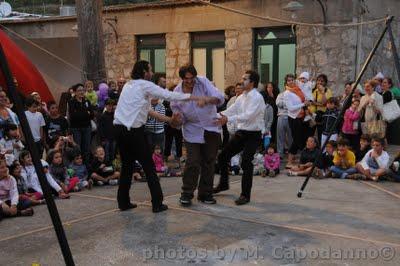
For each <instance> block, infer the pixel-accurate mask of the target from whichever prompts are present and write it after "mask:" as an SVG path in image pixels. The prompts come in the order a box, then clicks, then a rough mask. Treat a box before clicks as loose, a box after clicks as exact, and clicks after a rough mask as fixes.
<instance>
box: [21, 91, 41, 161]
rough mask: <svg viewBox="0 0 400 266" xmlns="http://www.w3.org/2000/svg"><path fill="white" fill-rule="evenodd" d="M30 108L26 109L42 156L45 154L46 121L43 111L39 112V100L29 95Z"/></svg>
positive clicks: (27, 105) (27, 101) (27, 102)
mask: <svg viewBox="0 0 400 266" xmlns="http://www.w3.org/2000/svg"><path fill="white" fill-rule="evenodd" d="M25 105H26V107H27V108H28V110H27V111H25V115H26V119H27V120H28V123H29V127H30V128H31V131H32V135H33V139H34V141H35V144H36V146H37V148H38V151H39V154H40V156H42V155H43V150H44V146H45V144H46V143H45V139H46V138H45V134H44V127H45V126H46V122H45V121H44V117H43V115H42V113H41V112H38V108H39V102H37V101H36V100H35V99H34V98H33V97H28V98H27V99H26V102H25Z"/></svg>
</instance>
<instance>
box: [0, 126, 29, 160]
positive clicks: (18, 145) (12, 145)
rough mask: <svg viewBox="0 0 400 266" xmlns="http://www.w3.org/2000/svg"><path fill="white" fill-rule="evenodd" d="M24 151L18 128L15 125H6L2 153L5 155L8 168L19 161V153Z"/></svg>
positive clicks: (0, 146) (1, 144)
mask: <svg viewBox="0 0 400 266" xmlns="http://www.w3.org/2000/svg"><path fill="white" fill-rule="evenodd" d="M23 149H24V144H22V142H21V140H20V139H19V133H18V127H17V125H15V124H6V125H5V127H4V138H2V139H1V140H0V152H1V153H2V154H4V157H5V159H6V163H7V166H10V165H12V164H13V162H14V161H15V160H18V158H19V153H20V152H21V151H22V150H23Z"/></svg>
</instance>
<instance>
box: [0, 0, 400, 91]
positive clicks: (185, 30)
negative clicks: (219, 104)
mask: <svg viewBox="0 0 400 266" xmlns="http://www.w3.org/2000/svg"><path fill="white" fill-rule="evenodd" d="M299 1H300V0H299ZM212 2H213V3H216V4H220V5H223V6H225V7H229V8H233V9H237V10H241V11H245V12H248V13H251V14H256V15H258V16H271V17H278V18H283V19H286V20H297V21H304V22H308V23H321V21H323V17H322V12H321V8H320V6H319V5H318V3H316V1H311V0H303V1H300V2H301V3H302V4H303V5H304V8H303V9H302V10H299V11H296V12H289V11H285V9H284V8H283V7H284V6H285V5H287V4H288V2H290V1H289V0H213V1H212ZM326 5H327V6H326V8H327V9H326V10H327V16H326V19H327V22H328V24H329V23H339V24H343V23H351V22H363V21H369V20H373V19H377V18H382V17H384V16H385V15H387V14H393V12H394V10H399V9H400V1H396V0H383V1H373V0H362V1H361V0H351V1H348V0H338V1H326ZM294 15H295V17H294ZM393 15H396V14H393ZM103 17H104V19H107V18H110V19H115V21H116V23H115V25H114V29H111V28H110V26H109V25H108V24H107V23H104V24H103V30H104V33H105V34H104V41H105V58H106V68H107V78H108V79H110V80H112V79H117V78H119V77H125V78H129V75H130V71H131V68H132V65H133V64H134V62H136V60H137V59H139V58H140V51H139V49H138V38H137V37H138V36H143V35H152V34H163V35H164V36H165V47H164V49H165V58H163V60H165V62H162V63H163V64H165V74H166V77H167V80H168V84H169V85H172V84H176V83H177V82H179V77H178V68H179V66H181V65H183V64H185V63H187V62H190V61H192V60H193V57H194V52H193V47H192V46H193V33H197V32H215V31H223V36H224V41H223V43H224V45H223V49H224V62H223V64H222V66H223V68H221V69H223V70H222V71H223V73H222V75H223V80H224V85H225V86H227V85H231V84H234V83H235V82H236V81H237V80H238V79H239V78H240V77H241V75H242V74H243V72H244V71H245V70H246V69H250V68H256V69H257V67H259V66H258V65H257V60H260V59H259V57H257V52H258V48H259V47H258V46H257V45H256V42H257V41H256V37H255V35H256V31H257V30H258V29H274V28H276V27H287V28H289V29H292V25H291V24H290V23H289V22H288V23H283V22H279V23H278V22H273V21H269V20H266V19H260V18H254V17H249V16H244V15H241V14H236V13H232V12H230V11H227V10H222V9H217V8H214V7H211V6H206V5H203V4H196V3H193V2H192V1H185V0H179V1H169V2H168V4H163V5H157V4H151V5H146V4H140V5H128V6H123V7H121V6H116V7H109V8H107V10H105V12H104V13H103ZM293 17H294V18H293ZM0 23H2V24H3V25H4V26H6V27H8V28H10V29H12V30H14V31H16V32H18V33H19V34H21V35H23V36H25V37H27V38H29V39H30V40H31V41H34V42H37V43H40V45H41V46H42V47H43V48H45V49H48V50H50V51H51V52H53V53H55V54H57V55H58V56H60V57H61V58H63V59H65V60H66V61H68V62H70V63H72V64H75V65H77V66H79V65H80V58H79V51H69V52H68V53H65V52H64V51H63V50H60V48H59V46H58V45H57V43H59V42H62V41H63V40H65V41H68V43H71V45H75V44H73V42H74V40H75V41H76V42H77V32H76V30H74V26H75V25H76V18H75V17H65V18H60V17H59V18H43V19H31V20H18V21H17V20H16V21H2V22H0ZM399 24H400V23H399V18H396V19H395V21H394V22H393V25H392V28H393V33H394V36H395V38H396V45H397V47H398V48H400V38H398V36H399V33H400V32H399V29H400V26H399ZM383 28H384V22H380V23H376V24H369V25H363V26H351V27H329V28H326V27H320V26H318V27H313V26H311V27H310V26H296V27H295V54H294V58H293V62H294V63H295V66H294V68H293V71H295V72H296V73H297V74H299V73H301V72H302V71H308V72H310V74H311V75H312V76H315V75H317V74H319V73H325V74H327V76H328V78H329V81H330V87H331V88H332V89H333V91H334V93H335V94H337V95H338V94H340V93H341V90H342V87H343V85H344V83H345V82H347V81H350V80H354V79H355V77H356V75H357V73H358V72H359V70H360V68H361V66H362V64H363V62H364V60H365V59H366V57H367V55H368V53H369V51H370V50H371V49H372V47H373V44H374V42H375V41H376V40H377V38H378V37H379V35H380V33H381V32H382V30H383ZM116 34H117V35H118V36H115V35H116ZM12 37H13V38H14V40H15V41H16V42H17V43H18V44H20V45H21V47H23V49H24V50H25V52H26V53H27V55H28V56H29V57H30V58H31V59H32V61H33V62H34V63H35V64H36V65H37V66H38V68H39V70H40V71H41V72H42V73H44V76H45V77H46V79H48V82H49V83H51V84H50V87H51V88H54V94H55V95H57V94H59V93H60V90H61V89H60V88H66V87H68V86H70V85H71V80H76V81H77V82H78V81H81V76H80V73H78V72H73V71H71V70H70V69H69V68H68V67H67V66H63V65H62V64H61V63H60V62H57V61H51V62H50V61H49V59H48V56H45V55H44V54H40V53H41V52H40V51H38V50H37V49H35V48H34V47H30V46H29V45H27V44H26V43H25V42H24V41H22V40H20V39H18V38H15V36H12ZM54 39H57V40H59V41H58V42H52V41H51V40H54ZM75 46H76V45H75ZM73 52H75V54H73ZM258 56H260V55H258ZM267 57H268V56H267ZM265 60H267V61H268V60H269V58H266V59H265ZM274 60H275V59H274ZM276 60H277V61H274V62H275V63H276V62H278V61H279V58H277V59H276ZM270 61H271V62H272V61H273V60H272V59H271V60H270ZM206 63H207V66H209V65H212V64H208V62H205V63H204V64H206ZM275 63H274V64H275ZM219 67H221V65H219ZM274 67H277V66H276V64H275V65H274ZM55 68H58V71H57V72H60V73H63V74H64V75H63V76H61V75H60V76H57V75H55V74H54V73H53V72H54V69H55ZM378 71H381V72H383V73H384V74H385V75H386V76H390V77H393V78H394V80H395V82H396V83H398V79H397V76H396V70H395V67H394V61H393V60H392V55H391V46H390V45H389V43H388V37H385V38H384V41H383V42H382V44H381V46H380V47H379V49H378V51H377V53H376V55H375V56H374V58H373V60H372V62H371V64H370V66H369V68H368V69H367V72H366V74H365V76H364V79H366V78H368V77H372V76H374V75H375V74H376V73H377V72H378ZM272 72H273V71H272V70H271V73H272ZM48 77H52V78H48ZM272 77H273V78H274V79H275V80H276V81H278V82H281V79H282V78H281V75H275V74H273V75H271V77H269V78H270V79H272ZM220 89H223V88H220Z"/></svg>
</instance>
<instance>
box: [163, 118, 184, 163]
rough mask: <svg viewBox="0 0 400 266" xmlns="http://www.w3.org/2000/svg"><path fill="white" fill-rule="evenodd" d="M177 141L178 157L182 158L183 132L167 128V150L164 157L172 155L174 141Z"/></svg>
mask: <svg viewBox="0 0 400 266" xmlns="http://www.w3.org/2000/svg"><path fill="white" fill-rule="evenodd" d="M174 139H175V148H176V157H178V158H181V157H182V142H183V137H182V130H181V129H176V128H173V127H170V126H166V127H165V149H164V156H170V155H171V148H172V141H173V140H174Z"/></svg>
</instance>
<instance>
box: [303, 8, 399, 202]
mask: <svg viewBox="0 0 400 266" xmlns="http://www.w3.org/2000/svg"><path fill="white" fill-rule="evenodd" d="M392 20H393V16H391V17H389V18H388V19H387V20H386V26H385V29H384V30H383V31H382V33H381V35H380V36H379V39H378V40H377V41H376V43H375V45H374V48H372V51H371V52H370V53H369V55H368V57H367V60H366V61H365V63H364V65H363V67H362V69H361V71H360V73H359V74H358V76H357V79H356V81H355V82H354V83H353V87H352V90H351V93H350V95H349V96H347V98H346V101H345V102H344V104H343V107H342V109H341V110H340V113H339V115H338V119H336V121H335V123H334V124H333V125H332V127H331V128H330V129H329V134H328V137H327V139H326V140H325V142H324V143H323V144H322V143H321V144H322V147H321V150H320V151H319V153H318V155H317V157H316V158H315V160H314V163H313V166H312V168H311V172H310V173H309V174H308V175H307V177H306V179H305V180H304V182H303V185H302V186H301V188H300V190H299V192H298V193H297V197H299V198H301V196H302V195H303V191H304V189H305V188H306V186H307V183H308V181H309V180H310V177H311V174H312V172H313V171H314V168H315V163H316V162H317V161H318V160H319V159H320V158H321V155H322V152H323V150H324V149H325V146H326V144H327V143H328V141H329V139H330V138H331V136H332V133H333V130H334V129H335V128H336V127H337V126H338V124H339V122H340V120H341V119H342V117H343V114H344V112H345V111H346V109H347V108H348V107H349V106H350V104H351V100H352V98H353V93H354V91H355V89H356V88H357V85H358V84H359V83H360V80H361V78H362V76H363V75H364V72H365V71H366V70H367V67H368V65H369V63H370V62H371V59H372V57H373V56H374V54H375V52H376V50H377V49H378V46H379V44H380V43H381V42H382V39H383V37H384V36H385V33H386V31H387V30H388V28H389V26H390V23H391V22H392Z"/></svg>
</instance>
